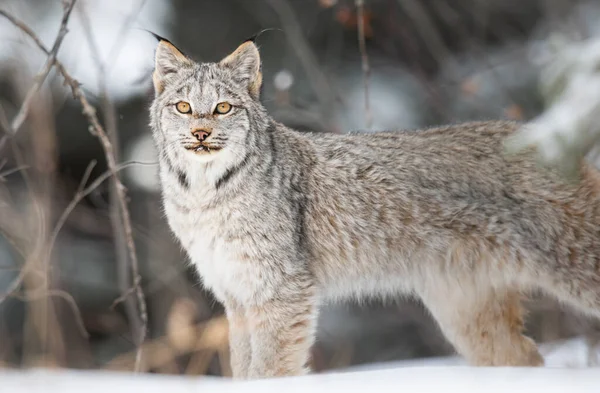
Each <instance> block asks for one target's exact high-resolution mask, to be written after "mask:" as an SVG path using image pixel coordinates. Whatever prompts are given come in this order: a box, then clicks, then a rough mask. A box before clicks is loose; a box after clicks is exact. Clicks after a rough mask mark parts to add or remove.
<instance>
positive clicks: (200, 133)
mask: <svg viewBox="0 0 600 393" xmlns="http://www.w3.org/2000/svg"><path fill="white" fill-rule="evenodd" d="M192 135H193V136H194V137H195V138H196V139H198V141H199V142H204V140H205V139H206V138H208V136H209V135H210V132H209V131H206V130H193V131H192Z"/></svg>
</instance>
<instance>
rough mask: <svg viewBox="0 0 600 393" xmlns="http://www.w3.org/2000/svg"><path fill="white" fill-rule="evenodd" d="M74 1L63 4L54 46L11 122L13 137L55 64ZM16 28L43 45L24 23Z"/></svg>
mask: <svg viewBox="0 0 600 393" xmlns="http://www.w3.org/2000/svg"><path fill="white" fill-rule="evenodd" d="M76 1H77V0H71V1H69V2H66V3H64V12H63V17H62V21H61V23H60V28H59V30H58V35H57V36H56V39H55V40H54V45H52V49H50V50H49V51H46V52H47V54H48V58H47V59H46V63H45V64H44V66H43V67H42V69H41V70H40V72H39V73H38V74H37V75H36V76H35V77H34V83H33V86H31V88H30V89H29V91H28V92H27V94H26V95H25V99H24V100H23V104H22V105H21V109H19V112H18V113H17V115H16V116H15V118H14V119H13V121H12V123H11V126H10V133H11V134H13V135H14V134H16V133H17V132H18V131H19V129H20V128H21V126H22V125H23V123H24V122H25V119H26V118H27V114H28V112H29V107H30V105H31V102H32V101H33V99H34V98H35V95H36V93H37V92H38V90H39V89H40V87H42V85H43V84H44V82H45V81H46V78H47V77H48V74H49V73H50V71H51V70H52V67H53V66H54V64H55V61H56V56H57V55H58V50H59V49H60V46H61V45H62V42H63V40H64V38H65V35H66V34H67V31H68V29H67V23H68V22H69V17H70V16H71V11H73V7H74V6H75V2H76ZM0 15H2V16H4V17H6V18H7V19H8V20H9V21H10V22H11V23H13V24H15V22H18V21H17V20H16V18H14V17H12V16H11V15H9V14H8V13H7V12H6V11H3V10H0ZM17 27H19V28H20V29H21V30H23V31H24V32H25V33H26V34H28V35H29V36H30V37H35V38H34V41H36V44H38V46H39V45H43V44H42V42H41V41H40V39H39V38H37V36H36V35H35V33H34V32H33V30H31V29H30V28H28V27H27V26H26V25H25V24H24V23H22V22H20V23H19V24H18V25H17Z"/></svg>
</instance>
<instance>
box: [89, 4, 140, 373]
mask: <svg viewBox="0 0 600 393" xmlns="http://www.w3.org/2000/svg"><path fill="white" fill-rule="evenodd" d="M140 5H141V4H140ZM81 11H82V12H81V16H82V17H83V18H84V19H86V20H89V18H88V15H87V13H86V12H85V10H84V9H82V10H81ZM136 11H137V9H136V8H134V9H133V12H132V13H131V15H129V17H128V18H126V20H125V23H124V24H123V26H122V27H121V33H120V34H123V32H124V31H125V30H126V29H127V28H128V25H129V23H132V21H134V20H135V17H136V15H137V12H136ZM84 30H85V34H86V37H87V41H88V44H89V46H90V50H91V51H92V56H93V57H94V58H95V61H96V65H97V71H98V88H99V91H100V97H101V103H102V104H101V106H102V114H103V116H104V118H103V120H104V127H105V130H106V135H107V137H108V142H109V143H110V145H111V148H112V157H113V159H114V160H115V161H118V160H119V156H120V147H119V138H118V123H117V111H116V108H115V105H114V103H113V102H112V100H111V98H110V95H109V92H108V88H107V84H106V78H107V75H106V69H107V63H106V62H105V61H103V59H102V57H101V56H100V51H99V49H98V45H97V43H96V42H95V40H94V35H93V33H92V31H91V23H89V22H88V23H84ZM113 49H114V48H113ZM111 52H112V50H111ZM109 59H110V61H116V58H112V57H109ZM115 177H118V175H115ZM118 187H119V184H117V183H116V182H113V184H112V185H111V187H110V193H109V200H110V202H109V211H110V220H111V223H112V227H113V236H114V242H115V254H116V257H117V267H118V270H119V286H120V288H121V291H122V292H123V295H122V297H123V298H124V299H126V298H127V294H129V293H137V288H139V287H140V285H141V276H140V274H139V272H138V271H137V261H136V263H135V266H136V267H135V268H133V266H134V264H133V263H131V262H130V261H131V260H132V258H133V257H134V256H132V254H131V248H132V247H133V238H132V237H131V236H127V233H126V232H127V228H126V226H125V225H123V222H124V220H125V214H126V212H125V211H124V210H123V205H122V203H121V197H120V195H119V192H120V191H119V190H118ZM127 214H128V213H127ZM130 231H132V230H131V229H130ZM130 241H131V243H130ZM128 251H129V252H128ZM128 254H129V255H128ZM130 276H131V277H130ZM130 280H132V281H133V285H132V284H130ZM132 289H133V290H132ZM138 303H139V304H140V305H141V302H139V299H138ZM126 310H127V315H128V317H129V321H130V324H131V328H132V332H133V336H134V337H136V336H137V337H139V338H140V340H141V341H143V339H144V338H145V335H146V329H147V327H146V326H147V321H144V320H143V318H142V314H143V315H145V314H146V311H145V310H144V312H143V313H141V312H140V313H139V314H138V313H137V312H136V306H135V301H132V302H127V307H126ZM138 348H142V347H141V346H139V347H138ZM141 355H142V353H141V349H140V351H139V352H138V356H137V358H136V363H135V370H136V371H140V365H141V360H142V358H141Z"/></svg>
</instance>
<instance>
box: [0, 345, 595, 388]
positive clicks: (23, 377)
mask: <svg viewBox="0 0 600 393" xmlns="http://www.w3.org/2000/svg"><path fill="white" fill-rule="evenodd" d="M542 352H543V353H544V354H545V355H546V360H547V363H548V366H547V367H546V368H472V367H466V366H464V363H463V362H462V361H461V360H460V359H457V358H448V359H433V360H424V361H419V362H401V363H395V364H387V365H385V366H383V367H379V366H369V367H360V368H355V369H351V370H347V371H343V372H338V373H330V374H319V375H310V376H306V377H301V378H282V379H273V380H262V381H249V382H234V381H231V380H227V379H221V378H212V377H199V378H191V377H179V376H158V375H133V374H123V373H121V374H119V373H107V372H75V371H50V370H30V371H8V370H4V371H0V381H1V382H0V391H1V392H6V393H9V392H10V393H13V392H15V393H20V392H25V393H37V392H61V393H71V392H77V393H81V392H84V393H106V392H110V393H120V392H127V393H131V392H144V393H154V392H156V393H159V392H160V393H165V392H168V393H179V392H181V393H183V392H185V393H188V392H210V393H220V392H285V393H293V392H311V393H312V392H321V391H322V392H325V391H327V392H346V393H350V392H377V393H380V392H407V393H416V392H439V391H444V392H448V393H451V392H461V393H465V392H485V393H495V392H527V393H534V392H544V393H553V392H557V393H558V392H560V393H577V392H590V393H591V392H594V393H598V392H600V369H598V368H584V366H585V361H586V359H587V356H588V353H587V350H586V349H585V345H584V344H583V342H582V341H580V340H572V341H568V342H565V343H560V344H556V345H552V346H545V347H542Z"/></svg>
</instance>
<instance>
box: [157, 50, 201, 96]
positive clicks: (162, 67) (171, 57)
mask: <svg viewBox="0 0 600 393" xmlns="http://www.w3.org/2000/svg"><path fill="white" fill-rule="evenodd" d="M192 64H193V62H192V60H190V59H189V58H188V57H187V56H185V55H184V54H183V53H182V52H181V51H180V50H179V49H177V48H176V47H175V45H173V44H172V43H170V42H169V41H167V40H165V39H161V40H160V42H159V43H158V47H157V48H156V57H155V66H154V74H153V75H152V80H153V81H154V90H155V91H156V94H160V93H162V92H163V90H164V89H165V85H166V84H167V83H168V82H169V79H171V78H172V77H173V76H174V75H176V74H177V73H178V72H179V71H180V70H181V69H183V68H188V67H190V66H191V65H192Z"/></svg>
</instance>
